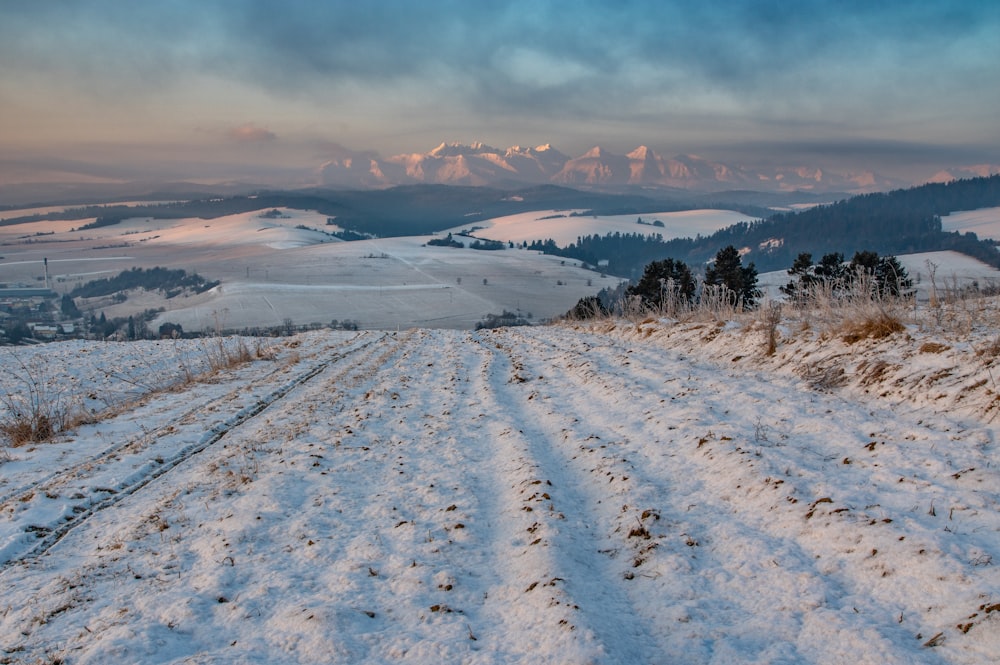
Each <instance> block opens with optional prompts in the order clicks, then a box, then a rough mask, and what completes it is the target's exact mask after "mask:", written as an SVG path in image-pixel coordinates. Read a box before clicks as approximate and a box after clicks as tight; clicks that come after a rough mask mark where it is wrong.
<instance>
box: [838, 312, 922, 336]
mask: <svg viewBox="0 0 1000 665" xmlns="http://www.w3.org/2000/svg"><path fill="white" fill-rule="evenodd" d="M904 330H906V326H904V325H903V323H902V321H900V320H899V319H898V318H896V317H895V316H893V315H892V314H890V313H889V312H886V311H884V310H878V311H874V312H868V313H866V315H865V316H864V317H863V318H860V319H848V320H846V321H844V324H843V328H842V338H843V340H844V342H846V343H847V344H855V343H856V342H860V341H861V340H863V339H884V338H886V337H889V336H890V335H894V334H896V333H899V332H903V331H904Z"/></svg>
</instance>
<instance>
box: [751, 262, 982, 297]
mask: <svg viewBox="0 0 1000 665" xmlns="http://www.w3.org/2000/svg"><path fill="white" fill-rule="evenodd" d="M896 258H898V259H899V263H900V264H901V265H902V266H903V267H904V268H905V269H906V274H907V275H908V276H909V277H910V279H911V280H912V281H913V289H914V291H915V293H916V297H917V299H918V300H920V301H926V300H929V299H930V297H931V294H932V293H935V294H936V295H937V296H938V297H944V296H946V295H947V294H949V293H951V294H960V293H961V292H962V290H963V289H967V288H970V287H973V286H974V285H978V286H979V287H980V288H981V289H986V288H988V287H993V288H996V287H998V286H1000V270H997V269H996V268H994V267H993V266H990V265H987V264H985V263H983V262H982V261H980V260H978V259H974V258H972V257H971V256H966V255H965V254H961V253H959V252H952V251H942V252H920V253H917V254H900V255H899V256H898V257H896ZM789 281H791V278H790V277H789V276H788V271H787V270H775V271H772V272H766V273H761V274H760V275H759V276H758V284H759V286H760V288H761V291H763V292H764V293H765V294H766V295H767V297H768V298H771V299H774V300H777V299H781V298H782V297H783V296H782V295H781V291H780V288H781V287H782V286H784V285H785V284H787V283H788V282H789Z"/></svg>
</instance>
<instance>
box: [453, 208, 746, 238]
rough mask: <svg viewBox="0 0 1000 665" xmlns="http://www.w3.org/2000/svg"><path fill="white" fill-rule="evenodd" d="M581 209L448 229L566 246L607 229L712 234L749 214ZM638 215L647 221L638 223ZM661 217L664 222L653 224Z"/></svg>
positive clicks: (673, 235) (668, 235) (672, 235)
mask: <svg viewBox="0 0 1000 665" xmlns="http://www.w3.org/2000/svg"><path fill="white" fill-rule="evenodd" d="M582 212H584V211H582V210H541V211H537V210H536V211H532V212H525V213H519V214H516V215H508V216H505V217H495V218H493V219H488V220H484V221H479V222H476V223H475V224H466V225H464V226H456V227H455V228H453V229H450V232H451V233H462V232H464V231H468V230H470V229H473V228H475V229H476V230H475V231H473V235H474V236H476V237H480V238H489V239H491V240H500V241H502V242H513V243H516V244H520V243H522V242H528V243H531V242H532V241H535V240H541V241H544V240H547V239H549V238H551V239H553V240H554V241H555V242H556V244H557V245H559V246H561V247H562V246H566V245H568V244H570V243H573V242H576V240H577V238H579V237H581V236H589V235H599V236H604V235H607V234H608V233H616V232H617V233H641V234H644V235H647V236H652V235H656V234H660V235H662V236H663V238H664V239H665V240H669V239H671V238H682V237H683V238H687V237H690V238H693V237H694V236H696V235H698V234H701V235H711V234H712V233H714V232H715V231H718V230H719V229H723V228H726V227H728V226H732V225H733V224H737V223H739V222H745V221H749V220H750V219H751V218H750V217H748V216H747V215H744V214H743V213H740V212H735V211H733V210H707V209H706V210H684V211H681V212H654V213H643V214H639V215H581V214H580V213H582ZM638 219H642V221H643V222H646V224H649V226H647V225H646V224H639V223H637V220H638ZM654 221H660V222H662V223H663V226H662V227H661V226H652V223H653V222H654Z"/></svg>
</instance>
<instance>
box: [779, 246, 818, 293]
mask: <svg viewBox="0 0 1000 665" xmlns="http://www.w3.org/2000/svg"><path fill="white" fill-rule="evenodd" d="M787 272H788V276H789V277H791V278H792V281H790V282H789V283H787V284H785V285H784V286H782V287H780V289H781V292H782V293H784V294H785V295H786V296H788V297H789V299H791V300H792V301H793V302H802V301H803V300H805V299H806V298H808V297H809V293H810V291H811V289H812V286H813V285H814V284H815V283H816V282H817V278H816V273H815V267H814V266H813V261H812V254H810V253H809V252H802V253H801V254H799V255H798V256H797V257H795V262H794V263H792V267H791V268H789V269H788V271H787Z"/></svg>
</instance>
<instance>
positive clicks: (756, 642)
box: [515, 329, 975, 662]
mask: <svg viewBox="0 0 1000 665" xmlns="http://www.w3.org/2000/svg"><path fill="white" fill-rule="evenodd" d="M527 338H534V340H533V341H535V342H541V343H543V344H545V345H546V347H547V350H546V351H545V352H544V353H539V349H538V347H537V344H536V345H532V344H529V343H527V342H528V340H527ZM517 339H518V340H519V341H520V342H521V343H522V347H521V350H522V355H521V356H520V357H516V360H515V362H521V359H522V358H531V359H537V358H539V357H548V358H549V360H548V361H547V362H546V363H545V365H546V367H547V368H548V369H549V371H550V373H552V374H554V375H556V376H557V377H559V379H560V380H563V379H565V380H566V381H568V382H570V383H571V384H572V385H571V386H570V387H567V386H559V387H556V386H553V387H552V390H551V392H552V393H553V395H555V397H553V398H551V399H550V400H549V401H550V402H551V403H552V406H551V407H550V408H551V409H552V410H553V411H555V412H561V413H589V414H594V416H593V417H589V418H586V417H582V416H581V417H579V418H573V419H572V420H573V423H571V424H567V425H566V427H567V429H573V430H575V431H576V432H577V436H578V437H579V438H583V437H584V436H587V435H588V434H587V433H588V432H589V433H590V436H594V435H595V434H596V435H599V438H600V440H602V441H604V442H606V443H605V444H602V446H601V448H602V449H603V447H604V445H607V450H606V451H602V450H600V449H598V448H597V447H596V446H587V452H586V454H587V455H593V454H594V453H597V455H598V456H599V457H600V459H599V461H598V462H597V464H596V466H595V467H594V468H593V471H594V472H596V473H599V474H606V475H608V476H609V477H610V478H611V479H612V481H613V482H615V483H617V484H618V485H622V484H623V479H624V480H627V481H628V482H627V483H624V484H625V485H629V486H631V487H630V488H629V489H628V492H629V493H633V492H636V491H638V492H639V494H640V495H641V494H645V495H646V499H644V501H646V502H649V501H656V500H657V497H660V499H659V504H657V503H652V504H651V505H654V506H657V508H658V512H659V513H660V514H662V515H663V517H664V518H667V519H665V520H664V522H665V524H660V525H658V526H659V527H660V528H662V527H663V526H670V527H672V528H674V530H678V529H680V530H683V531H684V532H685V533H687V534H689V536H690V539H691V542H693V543H694V545H693V547H692V548H691V551H692V553H694V555H693V556H692V557H690V558H691V559H692V560H691V562H690V565H686V564H685V563H684V561H683V557H682V558H681V559H680V560H678V559H677V558H676V557H673V558H672V559H671V560H665V559H664V558H663V557H664V554H665V553H675V552H676V550H677V549H683V548H682V547H681V548H678V547H677V546H676V545H675V546H673V547H670V548H668V547H662V545H663V544H664V542H668V541H661V543H660V545H661V546H660V547H657V548H655V549H653V550H652V551H651V552H650V554H649V556H648V557H647V558H648V563H647V562H644V565H643V569H648V568H650V566H654V567H656V566H657V565H658V564H659V566H658V567H659V569H660V570H664V569H669V566H665V565H664V564H667V563H669V564H672V565H673V566H674V569H675V570H680V571H684V573H685V575H687V576H688V577H689V578H690V580H691V581H690V584H688V586H687V588H688V598H687V599H684V598H683V597H682V598H681V599H680V602H677V601H674V602H671V599H670V598H664V599H663V600H662V601H661V602H657V603H654V606H658V607H671V608H672V610H674V609H676V608H683V607H685V606H687V608H688V609H689V610H690V611H686V612H683V613H681V614H678V615H677V619H676V620H677V621H681V622H682V623H683V624H684V628H685V629H687V630H688V631H692V633H691V635H688V636H687V637H686V638H685V640H687V641H688V642H689V641H690V640H691V637H692V636H693V635H695V634H696V632H694V629H693V626H694V625H695V624H696V623H697V619H698V615H699V614H700V615H701V617H702V619H703V620H704V621H705V623H706V626H707V627H708V628H710V627H711V626H713V625H716V623H717V622H718V619H719V617H720V616H726V615H727V614H728V615H731V620H730V623H731V624H732V625H734V626H740V627H741V629H740V630H736V629H734V630H733V631H732V635H731V637H730V642H731V644H729V645H725V644H723V645H719V646H717V648H725V647H727V646H729V647H730V648H733V649H735V652H740V653H753V652H755V651H756V650H762V653H763V654H764V655H765V656H766V657H767V658H768V659H780V658H786V657H791V658H794V659H796V660H799V659H808V657H809V656H808V654H805V653H797V652H795V651H794V649H792V648H791V647H787V646H786V647H785V652H778V653H768V652H766V651H764V650H766V649H769V648H771V647H772V645H771V644H770V643H768V642H764V641H761V640H760V639H759V638H755V637H754V635H752V634H751V633H752V632H753V631H758V632H759V633H760V634H768V635H770V639H771V640H772V642H773V641H774V639H775V636H776V635H777V634H779V633H780V634H783V636H784V637H783V639H784V641H785V642H787V643H793V642H794V641H795V640H796V639H797V638H798V636H799V635H800V634H801V635H808V634H809V633H810V632H811V631H818V630H823V631H826V630H831V629H837V627H839V630H840V631H842V632H843V634H845V635H851V636H852V639H850V640H843V641H842V642H841V643H839V644H838V645H837V647H836V648H837V649H840V652H841V655H842V656H843V657H845V658H849V657H853V656H852V655H851V654H852V653H853V654H860V653H866V652H869V653H870V652H871V651H872V650H873V649H877V650H880V651H881V656H882V658H883V659H884V660H883V662H907V661H908V659H909V658H910V657H911V656H912V653H913V652H912V651H910V649H913V648H914V647H919V643H915V642H914V639H913V635H914V634H921V633H922V634H924V635H925V636H929V635H932V634H935V633H936V632H938V630H939V628H940V627H941V620H940V619H937V621H936V622H935V621H932V620H931V619H932V618H930V617H928V618H926V619H925V618H922V617H921V615H922V614H923V613H924V612H927V611H929V610H928V608H925V607H922V606H921V607H911V606H908V605H901V604H900V603H902V602H903V599H904V598H905V597H906V596H907V595H908V589H909V588H910V587H912V586H913V585H918V586H926V585H927V584H928V583H929V580H938V582H936V583H932V585H938V586H940V592H941V593H948V589H947V587H948V586H949V585H953V584H954V583H956V582H959V581H961V580H962V575H956V574H955V570H956V569H961V568H962V567H963V562H961V561H957V560H954V559H953V558H952V557H936V556H913V555H916V554H917V549H918V548H919V545H912V546H911V545H910V544H909V543H904V542H903V541H904V539H905V538H906V537H909V536H917V538H918V540H919V539H920V535H919V534H920V533H921V532H922V531H923V532H924V533H925V534H926V535H927V536H929V534H927V532H926V531H924V529H923V528H922V527H917V525H915V524H912V523H910V524H906V525H905V526H902V524H903V523H902V522H900V523H899V524H900V526H897V525H896V524H894V523H893V520H890V519H875V517H873V515H871V514H869V515H866V514H865V513H866V510H867V509H872V508H875V509H876V510H874V514H875V515H878V514H879V512H880V511H879V510H878V508H877V504H875V506H872V505H868V506H867V509H863V508H862V505H864V503H865V499H866V496H865V494H866V492H867V490H866V486H867V485H868V483H869V482H870V480H869V478H870V476H869V475H866V474H865V473H864V472H862V474H861V475H862V480H861V482H860V483H859V488H860V489H859V492H860V494H861V504H862V505H854V506H852V507H850V508H846V507H835V505H836V504H832V505H829V506H828V505H827V504H824V503H818V502H812V499H815V498H817V497H823V493H824V492H829V491H830V489H829V488H828V487H824V485H829V483H828V482H827V480H826V479H825V478H824V477H823V476H822V475H820V474H819V473H818V472H817V471H816V470H814V469H821V468H823V466H824V465H826V466H828V468H829V472H832V473H842V472H843V471H842V469H844V468H851V469H853V468H854V467H853V466H851V467H844V466H843V465H842V463H841V461H840V456H835V459H834V458H831V459H828V460H826V461H825V462H824V460H822V459H819V458H816V459H815V460H813V459H811V458H814V457H815V455H814V453H813V452H811V451H808V450H807V451H806V457H807V458H810V459H807V460H805V461H802V460H801V459H800V458H801V456H802V454H803V453H802V452H801V451H798V450H797V445H796V444H797V442H795V441H792V442H790V443H787V444H786V443H779V442H772V441H758V442H754V441H753V440H752V438H751V434H750V432H749V431H748V430H752V429H753V428H752V426H751V425H750V424H748V423H744V424H743V425H742V427H741V426H740V424H739V423H732V422H728V420H731V419H732V418H733V417H736V418H739V417H745V411H746V410H745V408H741V407H744V406H745V405H746V404H747V403H752V402H754V401H758V402H762V403H764V404H766V399H767V397H768V396H769V395H771V394H774V393H769V392H768V391H767V390H766V389H762V388H761V384H760V383H759V380H760V377H755V376H752V375H751V376H749V377H747V376H740V375H739V373H736V374H734V375H731V376H729V377H726V380H724V381H720V380H719V379H718V378H716V379H715V380H714V381H712V382H711V383H706V382H705V380H704V376H705V374H704V372H702V371H700V368H699V367H698V365H697V363H695V364H694V365H678V364H677V363H676V361H671V360H670V357H669V356H670V355H671V354H669V353H667V352H665V351H664V350H663V349H657V348H655V347H654V346H652V345H650V346H645V345H642V344H640V343H637V342H636V341H635V340H630V341H629V342H628V343H625V344H622V345H620V346H619V345H618V344H616V343H615V342H614V340H610V342H611V343H610V344H608V345H607V346H604V345H593V346H592V345H589V344H588V345H587V346H586V358H582V357H581V355H579V353H578V350H572V349H571V350H567V349H566V344H565V340H564V339H563V337H562V336H558V335H556V336H554V337H553V336H552V332H551V331H547V330H545V329H538V330H532V331H529V332H528V333H526V334H524V335H521V336H518V337H517ZM526 348H527V349H530V350H526ZM524 362H525V363H527V360H525V361H524ZM623 363H626V366H627V367H628V370H627V371H623V368H622V364H623ZM651 367H656V368H657V371H658V372H659V376H657V371H651V369H650V368H651ZM553 368H556V369H557V371H555V372H552V369H553ZM531 371H532V370H531V369H526V370H525V373H527V374H530V372H531ZM712 372H715V373H716V376H717V372H718V369H716V368H713V369H712ZM671 374H687V375H688V378H687V379H680V380H678V379H677V378H676V377H671V376H670V375H671ZM692 374H693V377H692ZM763 385H766V384H763ZM668 386H669V387H670V389H671V390H672V391H676V392H674V394H670V393H668V392H667V391H666V390H665V388H666V387H668ZM541 390H544V389H541ZM778 392H779V393H780V394H781V395H782V397H783V400H785V401H786V402H788V403H786V404H782V405H780V406H778V408H777V409H776V410H777V411H779V412H783V411H786V410H789V409H790V410H791V411H793V412H801V413H808V412H809V411H810V410H812V411H813V415H812V416H811V417H812V418H813V419H815V420H817V421H818V422H819V423H820V424H821V425H822V428H821V431H823V432H824V434H821V435H819V437H818V438H817V440H816V441H815V442H813V443H811V444H810V445H811V446H813V447H816V448H821V447H822V446H823V445H824V441H823V439H824V438H828V437H829V435H830V433H836V432H838V431H840V427H842V425H843V421H844V414H843V413H842V412H838V413H836V414H835V413H834V412H833V411H832V410H830V409H822V405H823V403H824V402H830V403H831V404H830V405H833V404H838V405H840V407H841V408H842V409H844V410H847V411H852V410H853V409H854V408H853V407H851V406H850V405H849V404H847V403H846V402H843V403H842V401H841V400H840V399H839V398H836V397H831V398H829V400H823V399H820V403H819V404H818V405H816V407H813V406H811V405H812V403H813V401H814V399H815V397H816V396H814V395H810V394H801V393H799V394H796V393H795V392H794V391H790V390H788V389H787V388H782V389H780V390H779V391H778ZM562 396H570V397H571V398H570V399H569V400H568V401H563V400H559V399H558V397H562ZM623 396H624V397H625V398H627V400H628V402H629V404H628V407H627V408H626V409H622V408H621V407H620V406H619V405H620V403H621V401H622V400H623ZM741 402H742V404H741ZM770 406H771V407H772V408H774V406H775V405H774V404H773V403H772V404H771V405H770ZM730 408H733V411H734V412H733V414H732V415H730V413H729V409H730ZM762 408H763V409H767V406H762ZM817 410H819V411H822V412H823V413H822V415H820V414H817V413H815V412H816V411H817ZM630 415H631V416H632V420H631V423H630V424H628V425H625V424H624V423H627V422H629V416H630ZM859 415H860V417H861V418H862V419H863V418H864V416H865V410H864V409H861V413H860V414H859ZM636 416H638V417H636ZM677 417H679V419H678V418H677ZM798 420H799V421H800V422H801V421H802V420H803V419H802V418H801V417H800V418H799V419H798ZM852 421H853V418H852V417H851V416H848V417H847V422H852ZM577 423H579V424H577ZM712 429H716V430H718V432H717V433H715V434H713V433H712ZM720 435H721V436H720ZM834 436H835V437H836V435H835V434H834ZM842 436H843V437H845V438H849V435H848V434H847V433H843V434H842ZM855 436H856V434H855ZM609 442H614V443H609ZM650 443H653V444H655V445H650ZM658 447H662V449H663V452H662V454H661V455H656V454H655V451H657V449H658ZM860 447H861V446H860V444H858V448H860ZM611 449H615V452H610V451H611ZM626 458H627V460H628V463H626ZM797 462H798V464H797ZM875 466H878V465H875ZM672 467H673V468H672ZM803 470H805V471H807V472H808V473H803V472H802V471H803ZM829 472H828V473H829ZM889 475H893V474H892V472H889ZM616 478H617V479H618V480H615V479H616ZM896 478H898V476H894V475H893V481H895V480H896ZM786 480H788V481H789V484H788V485H786V484H785V481H786ZM883 484H885V483H883ZM789 485H791V486H792V487H790V486H789ZM623 491H624V488H623ZM855 494H856V493H854V492H852V497H854V496H855ZM796 495H798V497H801V498H802V501H801V502H799V501H798V499H797V498H796ZM689 496H691V497H694V496H697V497H699V504H698V505H695V504H689V505H685V504H687V503H688V499H687V497H689ZM835 496H836V495H835ZM879 496H881V497H882V499H881V500H882V501H883V502H884V501H885V498H886V494H885V492H884V491H883V492H882V493H881V494H880V493H878V492H876V491H872V492H871V494H870V497H869V498H870V500H871V501H877V500H878V497H879ZM890 496H891V495H890ZM806 497H808V499H807V498H806ZM823 500H824V501H829V499H823ZM628 503H629V505H634V500H633V501H630V502H628ZM641 505H643V506H645V505H649V504H647V503H643V504H641ZM867 512H872V511H870V510H868V511H867ZM813 513H817V516H816V517H815V518H814V519H813V520H812V521H810V519H809V517H810V516H811V515H812V514H813ZM897 519H898V518H897ZM716 523H719V524H725V525H726V529H725V530H720V529H718V528H717V526H716ZM790 527H791V528H790ZM915 527H916V528H915ZM624 528H627V526H623V530H624ZM654 533H655V532H654ZM818 534H822V535H821V536H820V537H819V538H817V535H818ZM681 535H683V534H681ZM675 542H676V541H675ZM831 543H832V544H833V547H831V546H830V544H831ZM866 543H867V544H866ZM873 545H875V546H876V547H873ZM838 548H840V549H839V551H838ZM866 548H867V549H866ZM904 549H905V550H907V551H912V554H911V556H913V561H912V566H908V567H907V569H905V570H904V569H893V568H891V567H889V568H887V567H886V566H885V565H884V564H881V563H879V561H880V560H879V559H877V558H876V556H875V554H876V552H881V553H882V556H883V557H884V556H886V555H888V556H889V557H890V560H898V559H899V556H904V557H905V556H907V555H906V553H905V552H904ZM920 554H921V555H923V554H924V552H923V550H921V552H920ZM695 558H697V561H695ZM678 564H680V565H678ZM746 576H751V577H752V578H753V579H755V580H761V579H769V580H771V582H770V583H768V584H764V585H760V584H759V583H758V584H757V587H756V588H758V589H761V590H762V594H760V597H745V596H743V595H742V594H740V593H739V586H738V581H739V579H740V578H741V577H746ZM636 579H637V581H638V579H639V578H638V577H637V578H636ZM698 580H700V581H698ZM643 584H644V585H645V586H647V587H648V586H650V585H651V584H652V583H650V582H648V581H646V580H643ZM655 586H658V587H662V590H661V593H662V592H668V593H670V594H676V593H677V592H678V589H677V588H675V589H673V590H669V589H668V587H669V584H661V583H659V582H657V583H655ZM674 587H680V588H681V589H683V585H677V584H675V585H674ZM893 587H895V588H896V589H898V590H899V591H898V592H894V591H893ZM696 589H699V590H700V591H701V593H702V595H703V596H704V597H705V598H706V599H711V600H709V601H699V600H698V599H697V595H696V593H695V590H696ZM873 591H876V593H873ZM894 599H897V600H894ZM720 601H721V602H720ZM970 606H971V607H974V606H975V605H974V603H973V602H972V601H970ZM774 608H783V609H782V612H780V613H777V614H776V613H774ZM844 610H853V611H848V612H845V611H844ZM671 614H673V611H668V612H666V613H665V615H667V616H669V615H671ZM904 616H905V617H906V619H907V621H906V625H905V626H904V625H900V624H902V623H903V619H901V618H899V619H898V620H897V618H898V617H904ZM758 617H760V618H758ZM958 618H959V617H955V619H958ZM944 621H945V624H944V626H945V627H947V625H948V623H950V621H951V619H949V618H945V619H944ZM663 629H664V630H668V629H669V625H667V624H664V625H663ZM911 631H912V632H911ZM741 640H742V643H741V642H740V641H741ZM682 643H683V641H682ZM692 662H700V661H699V660H698V659H696V658H692Z"/></svg>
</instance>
